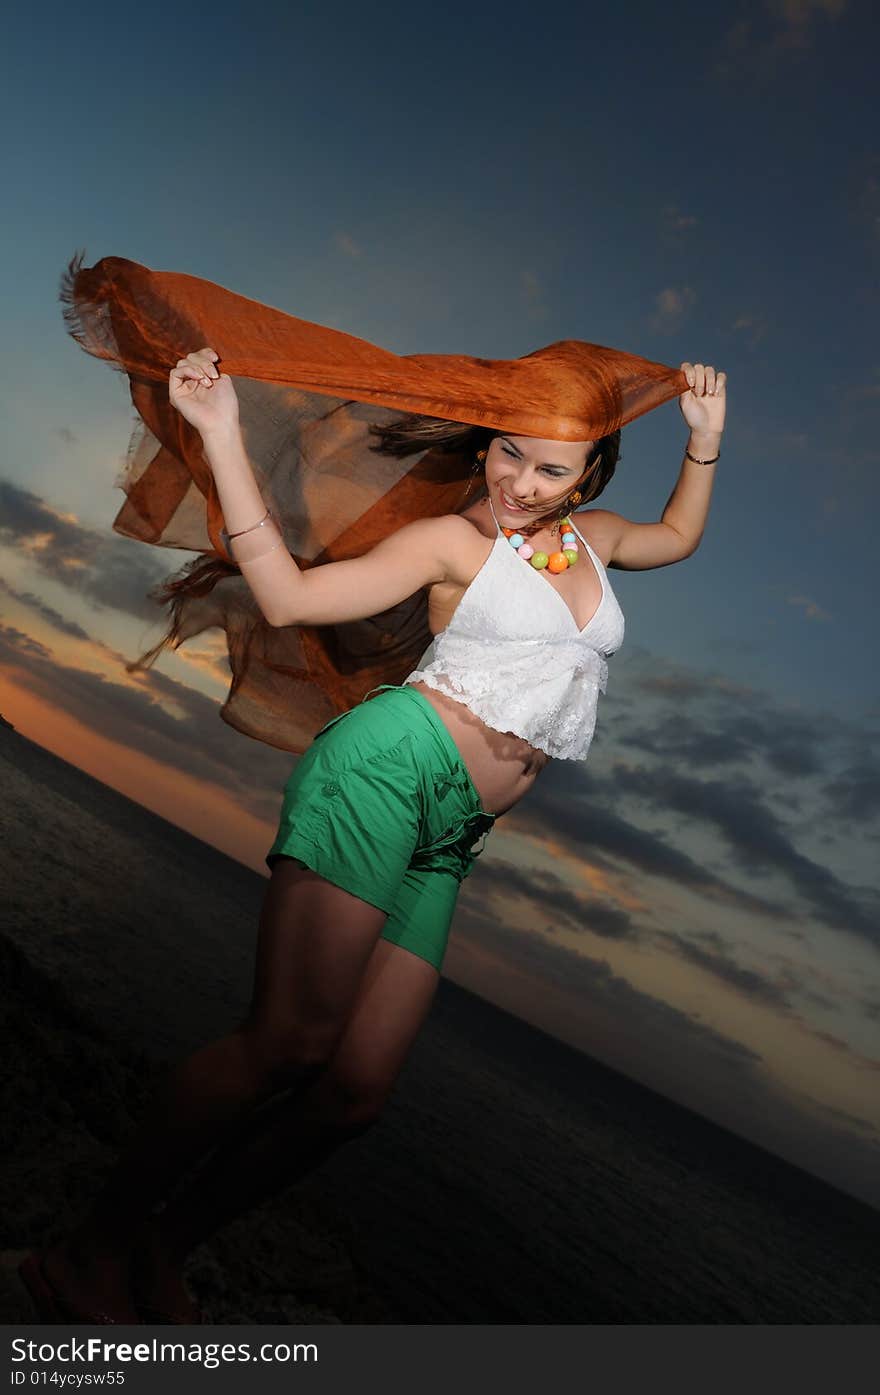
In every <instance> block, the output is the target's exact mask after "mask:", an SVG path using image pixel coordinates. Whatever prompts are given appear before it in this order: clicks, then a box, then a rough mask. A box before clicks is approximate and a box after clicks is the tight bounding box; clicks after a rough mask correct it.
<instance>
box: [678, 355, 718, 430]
mask: <svg viewBox="0 0 880 1395" xmlns="http://www.w3.org/2000/svg"><path fill="white" fill-rule="evenodd" d="M681 371H682V373H684V375H685V377H686V378H687V380H688V383H689V384H690V388H689V390H688V391H687V392H683V393H682V394H681V397H679V399H678V405H679V407H680V408H681V414H682V416H683V417H684V419H685V421H686V422H687V424H688V426H689V427H690V429H691V431H693V432H695V433H696V434H697V435H698V436H720V435H721V433H722V431H723V430H724V414H725V410H726V407H727V374H726V373H716V372H715V369H714V368H713V367H712V366H711V364H706V365H703V364H702V363H683V364H682V365H681Z"/></svg>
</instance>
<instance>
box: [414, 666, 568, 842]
mask: <svg viewBox="0 0 880 1395" xmlns="http://www.w3.org/2000/svg"><path fill="white" fill-rule="evenodd" d="M409 686H410V687H411V688H418V690H419V692H420V693H421V694H422V696H423V697H426V698H427V699H428V702H430V704H431V706H432V707H433V708H434V710H435V711H436V713H437V715H438V716H439V718H440V720H441V721H442V722H443V724H444V726H445V727H446V728H447V730H448V731H449V735H450V736H451V737H452V739H453V741H454V742H455V744H456V746H457V747H458V751H459V754H460V755H461V758H462V760H463V762H464V764H465V766H466V767H467V770H468V773H469V775H470V777H471V779H472V780H473V783H474V789H475V790H476V791H477V794H478V795H479V797H480V803H481V805H482V806H483V808H484V809H485V810H486V813H487V814H495V815H497V816H500V815H501V814H506V813H507V811H508V809H511V808H513V806H514V804H516V803H517V801H518V800H520V799H522V797H523V795H524V794H526V793H527V792H528V791H529V790H530V789H531V787H532V785H533V784H534V783H535V780H536V779H537V777H538V774H539V772H540V771H541V770H543V768H544V766H545V765H546V764H547V763H548V761H549V760H550V759H551V757H550V756H548V755H547V753H546V752H545V751H539V750H538V749H536V747H534V746H530V745H529V743H528V741H524V740H523V738H522V737H521V736H514V734H513V732H509V731H495V729H494V728H493V727H487V726H486V723H485V722H484V721H482V720H481V719H480V718H479V717H478V716H476V714H475V713H474V712H472V711H471V709H470V708H469V707H467V706H466V705H465V704H464V703H463V702H458V701H457V699H456V698H453V697H449V695H448V694H447V693H441V692H438V691H437V689H436V688H431V687H429V686H428V684H427V683H423V682H421V681H418V682H415V683H411V684H410V685H409Z"/></svg>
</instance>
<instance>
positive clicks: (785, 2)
mask: <svg viewBox="0 0 880 1395" xmlns="http://www.w3.org/2000/svg"><path fill="white" fill-rule="evenodd" d="M846 8H847V0H764V4H763V7H762V9H761V8H759V7H757V6H755V5H751V6H749V7H748V14H747V16H746V15H742V14H741V15H740V16H739V17H737V18H736V19H734V21H733V23H732V24H731V25H730V27H729V28H728V29H727V31H726V33H725V34H724V35H722V38H721V45H720V57H719V59H718V61H717V63H716V65H715V76H716V77H718V78H727V79H734V80H735V79H739V80H741V79H742V78H743V76H744V75H746V74H748V75H750V76H751V77H753V78H757V79H759V80H761V81H769V80H774V79H776V78H777V77H778V68H779V64H780V63H783V62H789V63H791V62H795V61H797V60H798V59H801V58H803V57H804V56H806V55H808V54H809V53H811V52H812V51H813V50H814V49H815V48H816V45H817V44H818V42H819V40H820V39H821V35H822V33H823V32H824V30H825V29H826V27H827V26H828V25H829V24H832V23H835V22H836V21H837V20H839V19H840V17H841V15H843V13H844V12H845V10H846Z"/></svg>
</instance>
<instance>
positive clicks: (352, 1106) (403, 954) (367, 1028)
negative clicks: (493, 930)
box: [135, 939, 440, 1315]
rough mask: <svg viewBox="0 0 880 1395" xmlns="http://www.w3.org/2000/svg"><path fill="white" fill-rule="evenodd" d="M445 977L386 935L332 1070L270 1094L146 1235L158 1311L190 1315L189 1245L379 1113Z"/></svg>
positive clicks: (139, 1282)
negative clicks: (293, 1091) (302, 1086)
mask: <svg viewBox="0 0 880 1395" xmlns="http://www.w3.org/2000/svg"><path fill="white" fill-rule="evenodd" d="M439 977H440V976H439V974H438V973H437V970H436V969H434V968H433V967H432V965H430V964H429V963H427V962H426V960H424V959H421V958H419V957H418V956H417V955H414V954H412V953H410V951H409V950H406V949H401V948H400V947H399V946H398V945H395V944H391V943H390V942H389V941H387V940H382V939H380V940H379V941H378V943H377V945H376V947H375V949H374V951H373V954H372V957H371V959H370V963H369V965H368V967H367V970H366V973H365V974H364V977H363V980H362V982H361V986H360V989H359V992H358V996H357V1000H356V1002H355V1006H354V1009H353V1011H352V1014H351V1017H350V1018H349V1021H348V1024H347V1026H346V1029H345V1033H344V1035H343V1037H342V1040H341V1042H340V1044H339V1046H338V1048H337V1050H336V1052H335V1053H334V1055H333V1058H332V1060H331V1061H330V1063H329V1065H328V1067H327V1069H326V1070H325V1071H324V1073H323V1074H322V1075H321V1076H320V1078H319V1079H318V1080H316V1081H315V1082H314V1083H313V1084H311V1085H310V1086H309V1087H308V1088H307V1089H306V1090H304V1091H303V1092H301V1093H300V1094H299V1095H298V1096H297V1097H296V1098H295V1099H293V1100H291V1099H287V1098H282V1099H280V1100H273V1101H272V1103H271V1104H270V1106H269V1107H268V1109H267V1110H266V1111H265V1117H263V1118H257V1117H254V1116H252V1117H251V1119H249V1120H248V1124H247V1126H246V1130H242V1132H241V1134H240V1135H239V1136H238V1137H237V1138H236V1139H234V1140H233V1141H231V1142H229V1143H226V1144H224V1145H223V1146H222V1147H221V1148H220V1149H219V1150H218V1152H217V1153H216V1154H215V1155H214V1157H213V1158H211V1159H209V1161H208V1162H207V1163H206V1164H205V1166H204V1168H203V1169H201V1170H200V1172H199V1174H198V1175H197V1177H195V1178H194V1179H193V1181H192V1182H191V1183H190V1184H189V1185H187V1186H186V1187H185V1188H184V1190H183V1191H182V1193H181V1194H179V1195H178V1196H176V1197H175V1198H174V1199H173V1200H172V1201H171V1202H170V1203H169V1204H168V1206H167V1207H166V1208H165V1210H164V1211H162V1212H161V1213H160V1214H159V1215H158V1216H157V1217H155V1218H154V1219H153V1221H152V1222H151V1223H150V1225H149V1228H148V1229H147V1230H146V1231H145V1234H144V1242H143V1244H142V1247H141V1249H140V1251H139V1255H138V1265H137V1271H136V1277H135V1286H136V1288H137V1292H138V1294H139V1296H140V1297H142V1298H143V1299H144V1300H145V1301H146V1302H149V1303H151V1304H152V1305H154V1306H155V1307H158V1308H162V1307H164V1308H166V1309H170V1310H171V1311H174V1312H178V1313H180V1314H182V1315H185V1314H186V1313H187V1312H188V1311H189V1310H190V1307H191V1303H190V1299H189V1296H188V1294H187V1291H186V1288H185V1286H184V1283H183V1277H182V1274H183V1265H184V1262H185V1259H186V1256H187V1255H188V1253H189V1252H190V1250H191V1249H192V1248H193V1247H194V1246H195V1245H196V1244H197V1243H198V1242H199V1241H201V1240H204V1239H206V1238H207V1237H208V1236H210V1235H212V1234H213V1233H214V1231H215V1230H217V1229H218V1228H219V1227H220V1226H222V1225H224V1224H226V1223H227V1222H228V1221H230V1220H232V1219H233V1218H234V1217H235V1216H237V1215H240V1214H242V1213H244V1212H246V1211H249V1210H250V1209H252V1208H253V1207H254V1206H256V1205H258V1204H259V1203H260V1202H262V1201H264V1200H266V1199H268V1198H269V1197H271V1196H273V1195H275V1194H276V1193H277V1192H278V1191H281V1190H283V1189H284V1188H286V1187H288V1186H290V1185H292V1184H293V1183H294V1182H295V1181H297V1180H298V1179H299V1178H301V1177H303V1176H305V1175H306V1174H307V1173H309V1172H311V1171H312V1170H313V1168H315V1167H316V1166H317V1165H318V1164H319V1163H320V1162H322V1161H323V1160H324V1159H325V1158H326V1157H328V1156H329V1154H331V1153H332V1152H334V1151H335V1149H336V1148H338V1147H339V1146H340V1145H341V1144H342V1143H344V1142H345V1141H346V1140H347V1139H349V1138H352V1137H354V1136H356V1135H357V1134H360V1133H362V1132H363V1131H364V1130H365V1129H366V1128H368V1127H369V1126H370V1125H371V1124H372V1123H373V1122H374V1121H375V1119H376V1118H377V1117H378V1116H379V1114H380V1112H381V1109H382V1106H383V1104H384V1102H385V1100H386V1099H387V1097H388V1095H389V1094H390V1092H391V1089H392V1087H393V1084H394V1081H395V1080H396V1078H397V1076H398V1074H399V1072H400V1069H401V1067H402V1065H403V1063H404V1061H405V1060H406V1057H407V1055H408V1054H409V1051H410V1049H411V1047H412V1044H413V1042H414V1041H415V1039H416V1037H417V1035H418V1032H419V1029H420V1028H421V1026H422V1024H423V1022H424V1020H425V1018H426V1017H427V1015H428V1011H429V1009H430V1006H431V1003H432V1001H433V998H434V994H435V992H436V988H437V984H438V982H439Z"/></svg>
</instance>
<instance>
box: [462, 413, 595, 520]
mask: <svg viewBox="0 0 880 1395" xmlns="http://www.w3.org/2000/svg"><path fill="white" fill-rule="evenodd" d="M592 449H593V442H592V441H542V440H539V439H538V437H536V436H508V435H504V436H495V437H494V438H493V440H492V444H491V445H490V447H489V453H488V455H487V456H486V488H487V490H488V492H489V497H490V498H491V500H492V507H493V508H494V510H495V513H496V515H497V516H498V518H499V520H500V521H502V522H504V523H506V524H507V525H508V526H510V525H511V524H516V523H518V522H519V523H528V522H529V520H534V519H538V518H540V517H541V515H542V514H545V513H547V512H549V510H550V509H552V508H553V507H554V505H556V504H558V503H559V502H561V501H562V500H563V499H565V498H566V497H567V495H568V494H570V493H571V491H572V490H573V489H574V488H575V486H576V485H577V484H578V483H579V481H580V479H581V477H582V476H583V474H584V470H585V468H586V463H587V460H588V459H589V456H590V452H591V451H592ZM514 505H520V507H519V508H517V507H514ZM502 514H503V515H504V517H503V519H502Z"/></svg>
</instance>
